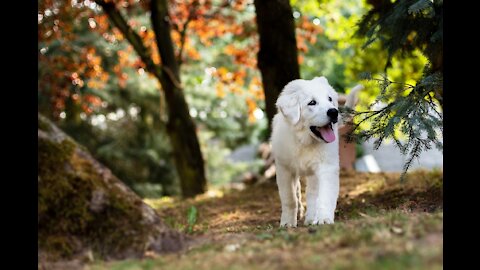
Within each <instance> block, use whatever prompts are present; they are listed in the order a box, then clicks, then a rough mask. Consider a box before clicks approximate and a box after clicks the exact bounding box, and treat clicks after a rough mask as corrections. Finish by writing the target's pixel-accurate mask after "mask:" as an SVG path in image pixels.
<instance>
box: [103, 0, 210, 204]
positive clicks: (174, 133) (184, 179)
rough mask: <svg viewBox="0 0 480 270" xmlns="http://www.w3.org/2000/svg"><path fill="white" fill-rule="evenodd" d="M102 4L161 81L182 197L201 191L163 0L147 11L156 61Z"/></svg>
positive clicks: (197, 154)
mask: <svg viewBox="0 0 480 270" xmlns="http://www.w3.org/2000/svg"><path fill="white" fill-rule="evenodd" d="M95 2H96V3H97V4H99V5H100V6H102V8H103V9H104V11H105V13H106V14H107V15H108V17H109V18H110V21H111V22H112V23H113V24H114V25H115V26H116V27H117V28H118V29H119V30H120V31H121V32H122V34H123V35H124V36H125V38H126V39H127V40H128V41H129V42H130V44H131V45H132V46H133V48H134V49H135V51H136V52H137V54H138V55H139V56H140V58H141V59H142V61H143V62H144V63H145V65H146V68H147V70H148V71H149V72H150V73H152V74H153V75H154V76H155V77H156V78H157V79H158V81H159V82H160V84H161V85H162V89H163V91H164V93H165V100H166V102H167V107H168V123H167V135H168V136H169V138H170V141H171V143H172V151H173V154H174V162H175V166H176V170H177V174H178V176H179V178H180V186H181V190H182V195H183V197H192V196H195V195H197V194H201V193H204V192H205V191H206V188H207V180H206V177H205V168H204V161H203V157H202V152H201V149H200V144H199V142H198V137H197V134H196V128H195V123H194V122H193V120H192V118H191V117H190V113H189V112H190V111H189V109H188V105H187V102H186V100H185V96H184V94H183V91H182V89H181V88H182V87H181V85H180V76H179V66H178V63H177V60H176V58H175V53H174V50H173V41H172V38H171V36H170V28H171V27H170V19H169V16H168V7H167V1H165V0H151V1H150V9H151V10H150V11H151V21H152V26H153V30H154V32H155V39H156V41H157V47H158V51H159V54H160V58H161V61H162V64H161V65H156V64H155V63H154V62H153V60H152V56H151V53H150V51H149V49H148V48H147V47H145V45H144V44H143V42H142V39H141V38H140V36H139V35H138V34H137V33H135V32H134V31H133V30H132V29H131V28H130V26H129V25H128V24H127V22H126V20H125V19H124V18H123V16H122V15H121V13H120V12H119V10H117V8H116V6H115V4H114V3H113V2H106V1H104V0H95Z"/></svg>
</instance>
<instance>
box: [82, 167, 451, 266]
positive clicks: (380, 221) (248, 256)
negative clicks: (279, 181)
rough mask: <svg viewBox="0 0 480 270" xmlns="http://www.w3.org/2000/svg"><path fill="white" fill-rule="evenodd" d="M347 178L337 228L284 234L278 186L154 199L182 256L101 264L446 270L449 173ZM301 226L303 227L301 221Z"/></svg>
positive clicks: (343, 177)
mask: <svg viewBox="0 0 480 270" xmlns="http://www.w3.org/2000/svg"><path fill="white" fill-rule="evenodd" d="M398 176H399V175H398V174H386V173H381V174H367V173H343V174H342V175H341V190H340V199H339V202H338V207H337V215H336V220H335V224H333V225H323V226H320V227H304V226H303V225H300V227H298V228H295V229H280V228H278V223H279V217H280V202H279V197H278V191H277V187H276V184H275V183H271V182H268V183H263V184H260V185H255V186H251V187H248V188H246V189H245V190H242V191H235V190H231V191H228V192H224V193H222V192H217V193H213V194H207V195H204V196H201V197H198V198H196V199H191V200H187V201H179V200H175V199H161V200H147V202H148V203H149V204H150V205H152V206H153V207H155V208H156V209H157V210H158V212H159V213H160V215H161V216H162V217H164V219H165V221H166V222H167V223H169V225H170V226H172V227H174V228H176V229H179V230H182V231H185V232H186V233H187V234H189V235H190V236H191V239H192V241H191V246H190V248H189V249H188V250H186V251H185V252H183V253H181V254H168V255H161V256H159V255H154V254H152V255H151V256H150V258H148V259H143V260H128V261H120V262H94V263H93V264H91V265H89V266H88V268H89V269H92V270H103V269H116V270H120V269H125V270H126V269H129V270H133V269H195V270H203V269H205V270H206V269H442V268H443V258H442V257H443V200H442V199H443V194H442V183H443V178H442V172H438V171H433V172H424V171H420V172H415V173H412V174H410V175H408V177H407V179H406V181H405V182H404V183H400V182H399V181H398ZM300 224H303V223H302V222H300Z"/></svg>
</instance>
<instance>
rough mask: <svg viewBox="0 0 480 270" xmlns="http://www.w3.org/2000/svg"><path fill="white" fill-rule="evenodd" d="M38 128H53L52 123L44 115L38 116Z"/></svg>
mask: <svg viewBox="0 0 480 270" xmlns="http://www.w3.org/2000/svg"><path fill="white" fill-rule="evenodd" d="M38 129H40V130H43V131H50V130H52V128H51V127H50V125H49V124H48V123H47V121H46V120H45V118H44V117H43V116H40V115H39V116H38Z"/></svg>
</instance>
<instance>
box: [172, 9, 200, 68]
mask: <svg viewBox="0 0 480 270" xmlns="http://www.w3.org/2000/svg"><path fill="white" fill-rule="evenodd" d="M197 8H198V1H194V2H193V3H192V5H191V6H190V9H189V10H188V17H187V20H186V21H185V23H184V24H183V28H182V31H179V32H180V50H179V52H178V55H177V62H178V65H179V66H180V65H181V64H182V63H183V59H182V58H183V57H182V56H183V50H184V48H185V39H186V37H187V28H188V24H189V23H190V22H191V21H192V20H193V19H194V18H195V11H196V10H197Z"/></svg>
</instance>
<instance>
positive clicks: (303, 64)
mask: <svg viewBox="0 0 480 270" xmlns="http://www.w3.org/2000/svg"><path fill="white" fill-rule="evenodd" d="M105 2H110V1H105ZM168 2H169V9H170V15H171V25H172V32H171V34H172V41H173V43H174V50H175V53H176V54H177V55H179V56H180V58H179V64H181V66H180V78H181V82H182V86H183V88H182V91H184V92H183V93H184V95H185V100H186V102H187V104H188V108H189V112H188V113H189V115H190V116H191V117H192V119H193V121H194V123H195V124H196V132H197V135H198V139H199V143H200V148H201V150H202V155H203V158H204V160H205V170H206V179H207V181H208V183H207V184H208V186H209V187H212V188H219V187H221V186H225V185H229V184H231V183H235V182H239V181H242V180H243V179H245V178H246V177H248V175H249V174H256V173H259V172H260V171H261V170H262V169H263V167H264V161H263V160H262V157H261V155H260V154H259V150H258V149H259V147H260V145H261V144H262V143H263V142H265V141H267V140H268V136H269V132H268V122H267V117H266V112H265V96H264V92H263V88H262V78H261V74H260V71H259V70H258V68H257V53H258V50H259V37H258V33H257V30H256V29H257V28H256V23H255V7H254V4H253V1H247V0H236V1H221V0H219V1H200V5H198V6H195V7H196V10H195V11H196V13H195V14H196V15H195V16H190V15H189V14H192V13H191V9H192V3H193V1H175V0H172V1H168ZM197 2H198V1H197ZM290 2H291V5H292V8H293V17H294V22H295V32H296V38H297V47H298V63H299V65H300V74H301V77H302V78H306V79H311V78H313V77H315V76H326V77H327V78H328V80H329V82H330V84H331V85H332V86H333V87H334V88H335V89H336V90H337V91H338V92H340V93H344V92H346V91H347V90H349V89H350V88H352V87H353V86H355V85H356V84H357V83H359V80H360V79H359V74H360V73H362V72H365V71H369V72H371V73H373V74H375V73H381V72H385V73H386V74H387V76H388V77H389V78H390V79H391V80H392V81H401V82H406V83H411V84H415V82H416V81H417V80H418V79H419V78H420V77H421V76H422V71H423V69H424V66H425V65H426V64H427V58H426V57H425V56H424V55H423V54H422V53H421V52H420V51H419V50H416V49H414V50H413V51H412V52H411V53H409V54H401V53H397V54H395V55H394V57H393V58H392V62H391V65H390V67H389V68H388V70H385V64H386V60H385V59H387V58H388V55H387V54H388V52H387V51H386V50H384V49H383V48H382V47H381V44H380V43H378V42H376V43H372V44H370V45H369V46H368V47H366V48H362V45H363V44H364V43H365V39H364V38H362V37H358V36H356V35H354V34H355V31H356V29H357V23H358V22H359V20H360V19H361V18H362V16H364V15H365V14H366V13H367V11H368V10H370V9H371V8H372V6H371V3H367V1H361V0H344V1H316V0H315V1H314V0H306V1H297V0H292V1H290ZM373 2H374V1H373ZM117 4H118V5H121V6H122V8H123V9H122V10H123V11H122V12H125V14H124V15H128V16H127V18H128V21H127V23H128V25H129V26H130V27H131V28H132V29H134V30H135V31H136V32H137V33H139V36H140V37H141V39H142V41H143V42H144V44H145V46H147V47H152V46H155V44H156V40H155V35H154V33H153V30H152V27H151V21H150V14H149V12H146V11H145V7H144V5H145V3H144V1H138V0H129V1H118V3H117ZM152 59H153V62H154V63H156V64H158V63H160V56H159V55H158V52H157V50H152ZM38 61H39V63H38V78H39V80H38V110H39V112H40V113H41V114H43V115H44V116H46V117H48V118H49V119H51V120H53V121H54V122H55V123H56V124H57V125H58V126H59V127H60V128H61V129H63V130H64V131H65V132H66V133H67V134H69V135H70V136H72V137H73V138H74V139H75V140H76V141H77V142H79V143H80V144H82V145H83V146H85V147H86V148H87V149H88V150H89V151H90V152H91V153H92V155H93V156H94V157H95V158H96V159H97V160H99V161H100V162H102V163H103V164H105V165H106V166H107V167H108V168H110V169H111V170H112V172H113V173H114V174H115V175H116V176H118V177H119V178H120V179H122V180H123V181H124V182H125V183H126V184H127V185H128V186H129V187H131V188H132V189H133V190H134V191H136V192H137V193H138V194H139V195H141V196H142V197H147V198H156V197H160V196H174V195H179V194H180V192H181V190H180V184H179V176H178V175H177V172H176V170H175V165H174V161H173V153H172V144H171V143H170V140H169V137H168V136H167V131H166V129H167V126H166V123H167V120H166V119H167V116H166V115H167V109H166V106H167V105H166V101H165V96H164V94H163V92H162V91H160V89H161V86H160V84H159V82H158V80H157V79H156V78H155V77H154V76H153V75H152V74H151V73H149V72H148V71H147V68H146V66H145V64H144V63H143V62H142V61H141V59H140V58H139V57H138V54H137V53H136V52H135V50H134V48H132V45H131V43H129V42H128V41H127V40H126V39H125V38H124V36H123V35H122V33H121V32H120V31H119V30H118V29H117V28H113V27H111V25H110V23H109V18H108V16H107V15H106V14H105V13H104V12H103V11H102V9H101V7H100V6H99V5H98V4H97V3H96V2H95V1H89V0H85V1H75V0H73V1H55V0H39V10H38ZM365 86H366V89H365V91H363V92H362V93H361V95H360V101H359V104H358V108H359V109H362V108H367V106H368V104H370V103H371V102H372V101H374V100H375V97H376V96H377V95H378V94H379V91H380V89H379V88H378V87H377V86H376V85H375V84H368V83H366V84H365ZM390 146H391V147H390ZM395 151H397V152H395ZM356 156H357V158H358V159H357V163H356V164H355V166H356V168H357V170H363V171H381V170H383V171H401V170H402V165H403V162H404V160H405V158H404V157H402V155H401V154H400V153H399V152H398V150H397V149H395V148H394V147H393V145H392V144H389V143H388V142H387V143H386V144H385V145H384V146H382V147H381V148H380V149H379V150H378V151H373V146H372V143H371V142H365V143H357V147H356ZM365 156H369V157H367V158H365ZM372 157H373V159H374V161H373V162H374V163H372V161H371V160H372ZM422 158H423V159H421V160H420V161H421V162H420V163H416V164H417V165H415V164H414V167H415V166H417V167H422V166H423V167H429V168H435V167H441V166H442V155H441V152H438V151H437V150H431V151H427V152H425V153H424V154H422ZM369 160H370V161H369ZM372 164H373V165H372ZM375 164H376V165H375ZM372 166H373V167H372ZM375 166H376V167H375Z"/></svg>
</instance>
